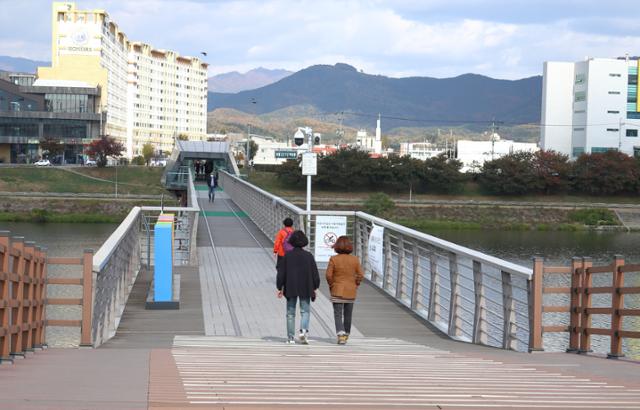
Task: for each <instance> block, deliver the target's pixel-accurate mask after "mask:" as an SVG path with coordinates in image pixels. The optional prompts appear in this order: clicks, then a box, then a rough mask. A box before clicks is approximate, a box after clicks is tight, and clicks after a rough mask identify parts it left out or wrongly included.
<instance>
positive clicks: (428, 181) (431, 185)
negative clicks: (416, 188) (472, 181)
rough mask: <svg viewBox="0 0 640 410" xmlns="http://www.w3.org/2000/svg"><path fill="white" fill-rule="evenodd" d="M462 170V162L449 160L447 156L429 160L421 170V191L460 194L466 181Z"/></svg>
mask: <svg viewBox="0 0 640 410" xmlns="http://www.w3.org/2000/svg"><path fill="white" fill-rule="evenodd" d="M460 168H462V162H460V161H458V160H457V159H453V158H447V156H446V154H440V155H438V156H437V157H433V158H428V159H427V160H425V161H424V165H423V166H422V169H421V174H420V177H421V189H422V190H424V191H430V192H441V193H453V192H460V191H461V190H462V188H463V184H464V181H465V176H464V175H463V174H462V173H461V172H460Z"/></svg>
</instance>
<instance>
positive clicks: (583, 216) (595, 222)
mask: <svg viewBox="0 0 640 410" xmlns="http://www.w3.org/2000/svg"><path fill="white" fill-rule="evenodd" d="M569 220H571V221H572V222H577V223H581V224H583V225H591V226H599V225H618V218H617V217H616V214H615V213H614V212H613V211H611V210H609V209H606V208H592V209H576V210H575V211H571V212H569Z"/></svg>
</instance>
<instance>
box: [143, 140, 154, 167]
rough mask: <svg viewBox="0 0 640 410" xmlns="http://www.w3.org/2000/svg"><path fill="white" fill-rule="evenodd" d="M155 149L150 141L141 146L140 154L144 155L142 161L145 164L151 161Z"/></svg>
mask: <svg viewBox="0 0 640 410" xmlns="http://www.w3.org/2000/svg"><path fill="white" fill-rule="evenodd" d="M155 152H156V149H155V147H154V146H153V144H151V143H150V142H147V143H146V144H144V145H143V146H142V156H143V157H144V162H145V164H146V165H147V166H149V162H151V158H153V154H155Z"/></svg>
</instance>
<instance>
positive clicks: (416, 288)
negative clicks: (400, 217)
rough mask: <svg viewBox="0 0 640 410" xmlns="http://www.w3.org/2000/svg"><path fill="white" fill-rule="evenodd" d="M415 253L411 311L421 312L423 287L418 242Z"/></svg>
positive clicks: (415, 244) (414, 246)
mask: <svg viewBox="0 0 640 410" xmlns="http://www.w3.org/2000/svg"><path fill="white" fill-rule="evenodd" d="M412 248H413V249H412V251H413V257H412V259H413V281H412V283H411V310H414V311H416V310H420V306H421V305H422V303H420V295H421V293H422V291H421V289H420V288H421V286H422V281H421V280H420V276H421V272H420V271H421V269H420V248H419V247H418V244H417V243H416V242H414V243H413V247H412Z"/></svg>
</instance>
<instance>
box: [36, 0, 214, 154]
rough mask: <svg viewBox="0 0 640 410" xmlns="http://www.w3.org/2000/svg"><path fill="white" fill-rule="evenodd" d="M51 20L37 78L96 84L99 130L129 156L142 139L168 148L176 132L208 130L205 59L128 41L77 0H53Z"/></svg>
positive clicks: (198, 135)
mask: <svg viewBox="0 0 640 410" xmlns="http://www.w3.org/2000/svg"><path fill="white" fill-rule="evenodd" d="M51 26H52V43H51V67H40V68H38V78H39V79H44V80H74V81H81V82H84V83H86V84H88V85H90V86H93V87H96V86H99V87H101V101H100V102H99V104H100V107H101V109H102V111H103V112H104V113H105V115H104V117H105V119H106V120H105V122H104V130H103V132H104V133H105V134H108V135H111V136H114V137H116V138H118V139H119V140H120V141H121V142H122V143H123V144H124V145H125V147H126V152H127V156H128V157H129V158H131V157H133V156H135V155H140V154H141V152H142V146H143V145H144V144H145V143H151V144H153V145H154V146H155V147H156V149H157V150H158V151H171V149H172V147H173V143H174V140H175V138H176V137H177V136H178V135H181V134H183V135H187V136H188V138H189V139H205V138H206V130H207V64H206V63H204V62H202V61H201V60H199V59H198V58H194V57H183V56H180V55H179V54H177V53H175V52H173V51H166V50H157V49H154V48H153V47H151V46H149V45H148V44H145V43H141V42H134V41H130V40H129V39H128V38H127V36H126V35H125V33H124V32H123V31H121V30H120V28H119V27H118V26H117V25H116V24H115V23H114V22H113V21H111V19H110V17H109V15H108V14H107V12H106V11H104V10H78V9H77V8H76V5H75V3H70V2H54V3H53V13H52V21H51Z"/></svg>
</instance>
